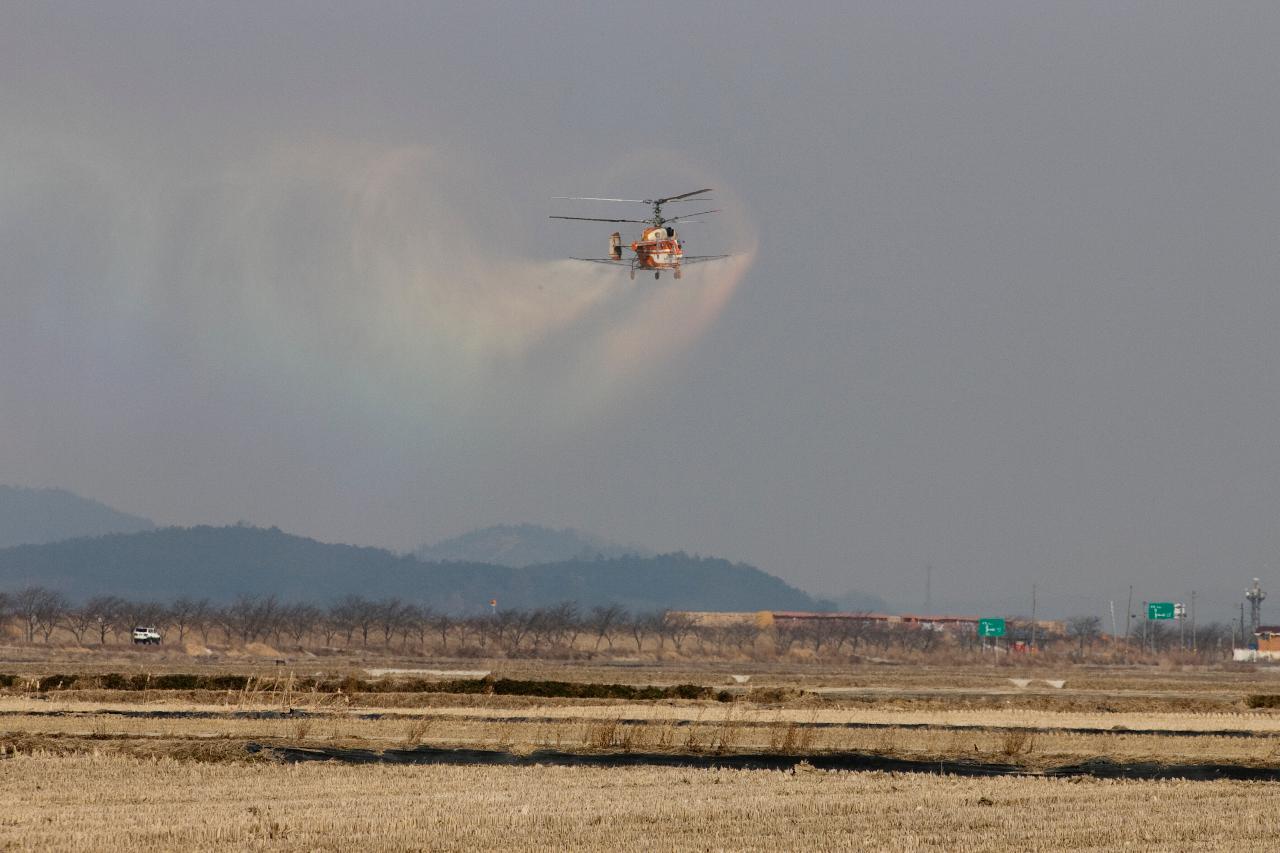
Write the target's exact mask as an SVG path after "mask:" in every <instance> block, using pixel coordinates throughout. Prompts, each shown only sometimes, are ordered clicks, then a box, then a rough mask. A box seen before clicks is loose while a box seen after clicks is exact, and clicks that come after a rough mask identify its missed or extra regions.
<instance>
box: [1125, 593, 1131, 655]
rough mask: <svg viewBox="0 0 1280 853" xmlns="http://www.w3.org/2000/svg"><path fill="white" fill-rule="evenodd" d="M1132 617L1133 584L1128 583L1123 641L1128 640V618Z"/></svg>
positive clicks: (1126, 641)
mask: <svg viewBox="0 0 1280 853" xmlns="http://www.w3.org/2000/svg"><path fill="white" fill-rule="evenodd" d="M1131 619H1133V584H1129V606H1128V607H1126V608H1125V609H1124V641H1125V643H1126V644H1127V643H1128V642H1129V620H1131Z"/></svg>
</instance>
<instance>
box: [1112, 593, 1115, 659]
mask: <svg viewBox="0 0 1280 853" xmlns="http://www.w3.org/2000/svg"><path fill="white" fill-rule="evenodd" d="M1115 644H1116V600H1115V599H1114V598H1113V599H1111V646H1112V648H1114V647H1115Z"/></svg>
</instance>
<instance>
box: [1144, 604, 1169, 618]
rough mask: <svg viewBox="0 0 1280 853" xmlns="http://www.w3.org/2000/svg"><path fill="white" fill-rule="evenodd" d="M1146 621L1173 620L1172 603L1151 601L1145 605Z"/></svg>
mask: <svg viewBox="0 0 1280 853" xmlns="http://www.w3.org/2000/svg"><path fill="white" fill-rule="evenodd" d="M1147 618H1148V619H1172V618H1173V602H1172V601H1152V602H1149V603H1148V604H1147Z"/></svg>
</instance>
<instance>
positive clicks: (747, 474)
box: [0, 0, 1280, 627]
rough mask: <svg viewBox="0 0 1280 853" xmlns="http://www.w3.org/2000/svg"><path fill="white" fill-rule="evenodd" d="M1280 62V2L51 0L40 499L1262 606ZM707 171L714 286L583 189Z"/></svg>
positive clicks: (814, 573)
mask: <svg viewBox="0 0 1280 853" xmlns="http://www.w3.org/2000/svg"><path fill="white" fill-rule="evenodd" d="M851 6H852V8H850V7H851ZM1277 44H1280V6H1277V5H1276V4H1274V3H1257V4H1246V3H1229V4H1217V3H1185V4H1177V3H1166V2H1160V3H1116V2H1105V3H1096V4H1090V3H1082V2H1071V3H1062V4H1047V3H1026V2H1014V3H1009V4H996V3H964V4H960V3H942V2H939V3H909V2H897V0H895V2H885V3H875V4H857V5H853V4H847V3H821V4H799V5H796V4H778V3H768V4H766V3H737V2H734V3H724V4H702V3H685V2H682V3H663V2H647V3H644V4H634V3H630V4H617V5H610V4H598V3H581V4H565V3H555V4H551V3H547V4H530V5H528V6H525V7H523V9H521V8H519V7H517V6H516V5H515V4H507V3H492V4H488V3H477V2H467V3H458V4H445V3H425V4H424V3H404V4H395V3H369V4H364V3H361V4H353V3H334V4H330V5H326V4H321V3H315V2H306V3H273V4H260V3H246V4H240V5H237V4H232V3H208V4H203V3H202V4H196V3H187V2H179V3H174V2H164V3H159V2H158V3H154V4H137V3H129V2H113V3H104V4H97V3H78V4H59V3H7V4H4V5H3V7H0V261H2V263H0V295H3V304H2V306H0V482H9V483H16V484H21V485H31V486H61V487H65V488H69V489H72V490H74V491H76V492H79V493H82V494H85V495H87V496H90V497H94V498H97V499H99V500H103V501H105V502H107V503H109V504H112V505H113V506H116V507H119V508H121V509H124V510H127V511H130V512H136V513H141V514H144V515H146V516H148V517H151V518H153V519H155V520H156V521H157V522H160V523H173V524H193V523H202V522H209V523H224V522H233V521H236V520H239V519H246V520H250V521H253V522H256V523H261V524H276V525H279V526H280V527H282V528H284V529H286V530H289V531H292V532H297V533H301V534H305V535H310V536H315V537H318V538H321V539H324V540H329V541H347V542H357V543H361V544H377V545H385V546H390V547H395V548H408V547H410V546H412V545H414V544H416V543H418V542H421V541H424V540H435V539H438V538H441V537H444V536H449V535H454V534H457V533H461V532H464V531H466V530H468V529H471V528H474V527H478V526H482V525H486V524H492V523H497V522H517V521H530V522H536V523H543V524H549V525H553V526H573V527H579V528H583V529H586V530H589V531H592V532H595V533H598V534H601V535H604V536H607V537H611V538H615V539H619V540H623V541H628V542H636V543H642V544H645V545H647V546H649V547H652V548H655V549H664V548H683V549H685V550H688V551H697V552H701V553H707V554H715V555H722V556H727V557H730V558H733V559H742V560H746V561H749V562H752V563H755V564H757V565H759V566H761V567H762V568H764V569H766V570H768V571H771V572H774V573H776V574H778V575H780V576H782V577H784V578H786V579H787V580H789V581H792V582H794V583H797V584H799V585H801V586H803V587H805V588H806V589H809V590H812V591H817V592H821V593H838V592H841V591H844V590H846V589H849V588H854V587H857V588H862V589H865V590H867V591H870V592H874V593H878V594H881V595H884V596H886V597H889V598H891V599H892V600H894V601H896V602H898V603H899V604H901V605H903V606H907V607H918V606H920V605H921V603H922V598H923V585H924V583H923V580H924V566H925V565H927V564H931V565H933V566H934V567H935V572H934V602H935V604H939V605H948V604H950V605H952V606H965V607H971V608H975V609H978V608H982V607H984V606H985V605H986V603H988V602H993V603H999V604H1001V605H1002V606H1006V603H1008V602H1011V603H1008V604H1007V606H1010V607H1012V606H1016V604H1017V602H1021V601H1024V600H1027V599H1029V597H1030V587H1031V584H1032V583H1033V582H1036V583H1038V584H1039V587H1040V590H1041V601H1042V602H1045V606H1046V608H1047V609H1049V610H1055V609H1056V610H1079V609H1085V608H1094V609H1095V610H1096V609H1097V608H1099V607H1102V606H1105V602H1106V601H1107V600H1109V599H1112V598H1122V597H1123V596H1125V595H1126V594H1127V588H1128V585H1129V584H1130V583H1133V584H1136V585H1137V587H1138V589H1137V592H1136V596H1137V597H1138V598H1139V599H1145V598H1153V599H1177V598H1182V597H1184V596H1186V595H1187V594H1189V591H1190V590H1191V589H1199V590H1200V591H1202V593H1203V592H1205V591H1208V592H1209V597H1208V602H1209V604H1210V605H1211V606H1213V607H1217V608H1218V610H1217V611H1215V612H1213V613H1212V614H1211V615H1215V616H1217V615H1225V614H1226V612H1227V608H1228V607H1229V606H1230V602H1232V601H1234V600H1235V598H1236V594H1237V593H1238V592H1239V591H1240V590H1242V589H1243V587H1244V585H1245V584H1246V583H1247V581H1248V580H1249V579H1250V578H1251V577H1253V576H1254V575H1261V576H1262V577H1263V578H1264V585H1265V584H1266V583H1267V582H1268V581H1271V582H1272V583H1275V582H1278V581H1280V572H1277V571H1276V569H1277V567H1280V524H1277V521H1280V373H1278V372H1277V369H1276V368H1277V366H1278V365H1280V334H1277V330H1276V328H1277V320H1280V239H1277V238H1278V236H1280V235H1278V233H1277V231H1278V228H1280V109H1277V97H1278V96H1277V93H1278V92H1280V51H1277V50H1276V45H1277ZM701 186H712V187H715V188H716V190H717V192H716V194H715V198H716V200H717V202H718V204H719V206H722V207H724V208H725V214H723V215H722V216H721V217H720V218H719V220H718V221H715V222H710V223H706V224H698V225H689V226H687V227H686V228H685V229H683V231H684V237H685V239H686V241H687V243H688V247H687V248H688V250H689V251H691V252H695V253H702V252H717V251H732V252H734V253H735V257H734V258H733V259H732V260H731V261H729V262H725V263H723V264H719V265H707V266H705V267H703V268H701V269H700V270H698V271H696V273H695V272H694V271H690V273H688V274H687V275H686V277H685V279H684V280H683V281H681V282H679V283H676V282H673V281H669V280H666V279H664V280H663V281H661V282H654V281H652V280H637V281H636V282H635V283H631V282H629V281H628V280H627V279H626V276H625V274H621V273H617V272H615V271H613V270H610V269H605V268H596V267H594V266H590V265H575V264H574V263H573V262H571V261H567V260H564V258H565V257H566V256H568V255H584V254H601V253H602V252H603V251H604V246H605V242H606V238H607V235H608V232H609V230H611V229H610V227H609V226H606V225H603V224H599V225H597V224H592V223H566V222H556V221H552V220H549V219H547V218H546V217H547V214H549V213H571V214H580V215H589V216H590V215H600V214H605V213H610V214H620V215H624V216H625V215H630V214H636V213H641V212H642V211H639V210H630V211H628V210H623V209H619V208H617V207H612V206H605V205H597V206H591V205H582V206H573V205H572V203H566V202H554V201H551V200H550V197H551V196H558V195H622V196H629V197H647V196H651V195H661V194H669V193H676V192H681V191H684V190H688V189H695V188H697V187H701ZM628 236H629V237H630V236H634V235H630V234H629V235H628ZM1277 595H1280V589H1277ZM1201 600H1202V601H1204V600H1205V599H1201ZM1023 609H1026V608H1023ZM1206 612H1208V611H1206ZM1120 618H1123V614H1122V613H1121V617H1120ZM1108 627H1109V626H1108Z"/></svg>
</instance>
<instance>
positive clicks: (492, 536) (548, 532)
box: [414, 524, 653, 567]
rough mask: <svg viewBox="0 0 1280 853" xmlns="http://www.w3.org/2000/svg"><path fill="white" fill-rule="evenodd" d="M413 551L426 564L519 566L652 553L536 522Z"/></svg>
mask: <svg viewBox="0 0 1280 853" xmlns="http://www.w3.org/2000/svg"><path fill="white" fill-rule="evenodd" d="M414 554H415V555H416V556H417V557H418V559H420V560H423V561H425V562H428V563H431V562H440V561H445V560H458V561H462V562H468V563H491V564H493V565H496V566H513V567H521V566H534V565H538V564H540V563H558V562H563V561H565V560H579V559H594V558H596V557H629V556H633V555H640V556H645V557H648V556H652V555H653V552H652V551H649V550H647V549H644V548H640V547H637V546H634V545H619V544H618V543H616V542H609V541H607V540H604V539H601V538H599V537H598V536H592V535H590V534H587V533H583V532H581V531H579V530H553V529H551V528H549V527H541V526H539V525H536V524H498V525H495V526H493V527H486V528H483V529H481V530H473V531H471V532H470V533H464V534H463V535H461V536H455V537H453V538H452V539H445V540H444V541H442V542H437V543H435V544H434V545H420V546H419V547H418V549H417V550H416V551H414Z"/></svg>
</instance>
